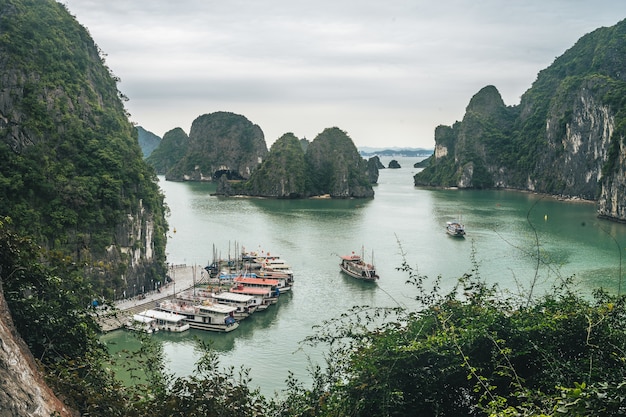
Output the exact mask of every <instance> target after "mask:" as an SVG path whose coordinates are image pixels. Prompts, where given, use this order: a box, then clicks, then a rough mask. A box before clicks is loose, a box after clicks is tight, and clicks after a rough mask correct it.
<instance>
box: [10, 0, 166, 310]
mask: <svg viewBox="0 0 626 417" xmlns="http://www.w3.org/2000/svg"><path fill="white" fill-rule="evenodd" d="M0 33H2V36H0V74H1V75H0V77H1V78H0V80H1V82H0V86H1V87H2V88H1V89H0V167H1V168H0V214H1V215H3V216H5V215H6V216H10V217H11V218H12V219H13V224H14V226H15V227H16V229H17V230H18V231H19V232H20V233H21V234H23V235H30V236H33V237H34V239H35V240H36V241H37V242H39V243H40V244H41V246H43V247H44V248H45V249H47V250H50V251H52V252H53V253H59V254H61V255H63V256H68V257H71V258H73V259H74V260H75V262H76V264H77V265H81V266H82V267H83V268H84V273H85V276H87V277H88V278H89V279H91V280H92V281H93V287H94V288H96V289H98V290H99V292H100V293H101V294H103V295H104V296H105V297H107V298H113V296H114V290H116V289H117V294H118V295H120V294H122V292H123V291H124V289H127V288H132V287H133V285H135V286H136V287H137V288H140V287H142V286H143V285H145V284H146V283H148V285H149V283H150V281H151V279H153V280H160V279H162V277H164V276H165V229H166V227H167V225H166V223H165V218H164V213H163V196H162V195H161V194H160V193H159V190H158V185H157V184H156V177H155V175H154V171H153V170H152V169H151V168H150V167H149V166H147V165H146V164H145V162H144V161H143V158H142V152H141V149H140V147H139V144H138V140H137V130H136V129H135V127H134V126H133V125H132V123H130V121H129V120H128V114H127V112H126V110H125V109H124V105H123V100H124V99H125V97H124V96H123V94H122V93H120V91H119V90H118V89H117V81H118V80H117V78H115V77H114V76H113V75H112V74H111V70H110V69H109V68H108V67H107V66H106V65H104V58H103V57H102V56H101V55H100V51H99V49H98V47H97V46H96V45H95V43H94V41H93V40H92V39H91V37H90V36H89V33H88V32H87V30H86V29H85V28H83V27H82V26H80V25H79V24H78V23H77V22H76V21H75V20H74V18H73V17H72V16H71V15H70V13H69V12H68V11H67V9H66V8H65V6H63V5H62V4H60V3H57V2H55V1H53V0H5V1H2V2H0ZM148 288H149V287H148Z"/></svg>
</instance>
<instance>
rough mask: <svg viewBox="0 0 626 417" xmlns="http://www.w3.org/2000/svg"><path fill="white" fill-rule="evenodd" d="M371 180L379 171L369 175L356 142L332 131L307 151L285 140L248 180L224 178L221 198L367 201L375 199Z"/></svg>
mask: <svg viewBox="0 0 626 417" xmlns="http://www.w3.org/2000/svg"><path fill="white" fill-rule="evenodd" d="M305 148H306V152H305V151H304V149H305ZM372 179H375V180H377V179H378V171H377V170H376V171H375V172H374V171H372V170H370V166H369V165H368V162H367V161H365V160H364V159H363V158H362V157H361V156H360V155H359V153H358V151H357V149H356V147H355V146H354V143H353V142H352V139H350V137H348V135H347V134H346V133H345V132H343V131H342V130H340V129H338V128H330V129H326V130H324V131H323V132H322V133H320V134H319V135H318V136H317V137H316V138H315V139H314V140H313V141H312V142H310V143H309V144H308V146H306V147H303V146H302V141H299V140H298V139H297V138H296V137H295V136H294V135H293V134H291V133H288V134H286V135H283V136H282V137H281V138H279V139H278V140H277V141H276V142H275V143H274V145H272V148H271V149H270V152H269V154H268V155H267V157H266V159H265V160H264V161H263V163H262V164H261V165H260V166H259V168H257V169H256V170H255V171H254V172H253V173H252V175H251V176H250V179H249V180H247V181H227V180H226V179H224V178H223V179H222V180H221V181H220V183H219V186H218V190H217V193H218V194H221V195H248V196H261V197H273V198H307V197H312V196H321V195H328V196H329V197H332V198H369V197H373V196H374V191H373V189H372V183H373V182H375V181H372Z"/></svg>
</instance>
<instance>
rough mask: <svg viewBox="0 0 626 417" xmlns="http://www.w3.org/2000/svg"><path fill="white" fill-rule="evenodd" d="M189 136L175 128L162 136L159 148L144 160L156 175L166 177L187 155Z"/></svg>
mask: <svg viewBox="0 0 626 417" xmlns="http://www.w3.org/2000/svg"><path fill="white" fill-rule="evenodd" d="M188 147H189V136H187V134H186V133H185V132H184V131H183V129H181V128H180V127H177V128H175V129H172V130H170V131H168V132H166V133H165V135H163V139H162V140H161V142H160V143H159V146H157V147H156V149H154V151H152V153H151V154H150V156H148V157H147V158H146V162H147V163H148V164H149V165H151V166H152V167H153V168H154V170H155V171H156V173H157V174H160V175H167V173H168V172H169V171H170V170H171V169H172V168H174V167H175V166H176V164H178V163H179V162H180V161H181V160H182V159H183V158H184V157H185V155H186V154H187V148H188Z"/></svg>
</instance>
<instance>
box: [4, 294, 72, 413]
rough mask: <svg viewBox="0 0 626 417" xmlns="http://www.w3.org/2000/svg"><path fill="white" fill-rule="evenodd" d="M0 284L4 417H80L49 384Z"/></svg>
mask: <svg viewBox="0 0 626 417" xmlns="http://www.w3.org/2000/svg"><path fill="white" fill-rule="evenodd" d="M1 284H2V283H1V282H0V417H15V416H24V417H26V416H28V417H50V416H59V417H69V416H76V415H78V413H76V412H73V411H72V410H70V409H69V408H68V407H66V406H65V405H64V404H63V403H62V402H61V401H60V400H59V399H58V398H57V397H56V396H55V395H54V393H53V392H52V391H51V390H50V388H49V387H48V386H47V385H46V384H45V382H44V380H43V377H42V376H41V375H40V374H39V370H38V369H37V365H36V363H35V359H34V358H33V355H32V354H31V353H30V351H29V350H28V347H27V346H26V344H25V343H24V341H23V340H22V338H21V337H20V336H19V334H17V332H16V330H15V328H14V326H13V321H12V320H11V312H10V311H9V309H8V308H7V304H6V301H5V299H4V295H3V293H2V285H1Z"/></svg>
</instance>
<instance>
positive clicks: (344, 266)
mask: <svg viewBox="0 0 626 417" xmlns="http://www.w3.org/2000/svg"><path fill="white" fill-rule="evenodd" d="M340 258H341V262H340V263H339V268H340V269H341V271H342V272H344V273H345V274H347V275H349V276H351V277H353V278H356V279H361V280H364V281H376V280H377V279H378V278H379V276H378V274H377V273H376V267H375V266H374V263H373V261H372V263H367V262H365V260H363V256H362V255H357V254H356V253H354V252H352V254H350V255H344V256H341V257H340Z"/></svg>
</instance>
